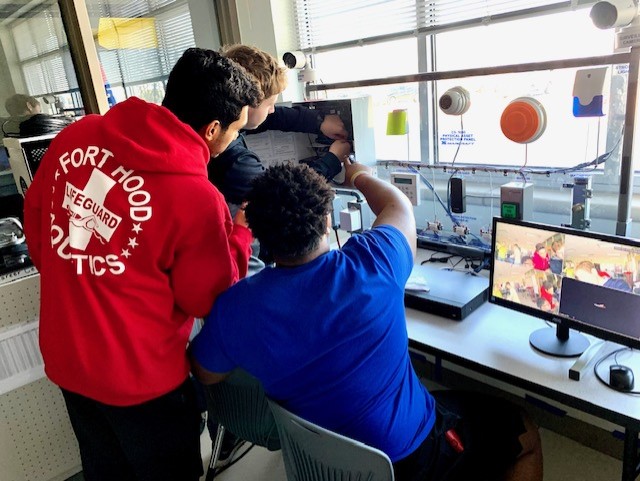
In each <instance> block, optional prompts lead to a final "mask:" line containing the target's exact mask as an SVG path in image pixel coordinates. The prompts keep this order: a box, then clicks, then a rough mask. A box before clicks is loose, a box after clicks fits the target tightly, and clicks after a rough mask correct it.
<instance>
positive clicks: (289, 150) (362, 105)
mask: <svg viewBox="0 0 640 481" xmlns="http://www.w3.org/2000/svg"><path fill="white" fill-rule="evenodd" d="M278 105H280V106H285V107H297V106H301V107H305V108H308V109H310V110H315V111H317V112H319V113H321V114H323V115H330V114H331V115H338V116H339V117H340V118H341V119H342V122H344V126H345V128H346V130H347V132H348V134H349V138H348V140H349V141H350V142H351V143H352V146H353V156H354V159H355V161H356V162H359V163H362V164H365V165H369V166H371V167H375V165H376V155H375V139H374V132H373V119H372V108H371V98H370V97H359V98H353V99H337V100H311V101H307V102H295V103H290V102H284V103H280V104H278ZM245 140H246V143H247V146H248V147H249V149H251V150H252V151H253V152H255V153H256V154H257V155H258V157H259V158H260V160H261V161H262V163H263V164H264V165H265V167H268V166H270V165H274V164H280V163H285V162H298V161H301V160H305V159H309V158H311V157H316V156H319V155H322V152H323V151H326V150H328V149H329V147H330V146H331V143H332V142H333V140H332V139H328V138H326V137H324V136H322V135H315V134H304V133H298V132H282V131H278V130H271V131H266V132H262V133H260V134H251V135H247V136H246V137H245Z"/></svg>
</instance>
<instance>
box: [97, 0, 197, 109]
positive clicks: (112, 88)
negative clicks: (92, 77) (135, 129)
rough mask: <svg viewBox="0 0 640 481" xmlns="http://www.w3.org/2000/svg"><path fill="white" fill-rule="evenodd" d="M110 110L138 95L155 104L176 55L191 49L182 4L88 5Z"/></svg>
mask: <svg viewBox="0 0 640 481" xmlns="http://www.w3.org/2000/svg"><path fill="white" fill-rule="evenodd" d="M87 9H88V11H89V18H90V21H91V26H92V28H93V29H94V31H95V32H96V35H95V39H96V48H97V49H98V56H99V58H100V62H101V67H102V72H103V77H104V80H105V88H106V89H107V96H108V99H109V105H110V106H113V105H114V104H115V103H116V102H119V101H122V100H124V99H126V98H128V97H131V96H136V97H140V98H142V99H144V100H147V101H149V102H154V103H160V102H161V101H162V98H163V97H164V91H165V83H166V80H167V78H168V77H169V72H170V71H171V68H172V67H173V65H174V64H175V63H176V61H177V60H178V58H179V57H180V55H182V53H183V52H184V51H185V50H186V49H187V48H189V47H193V46H195V40H194V35H193V27H192V24H191V14H190V12H189V7H188V5H187V2H186V1H185V0H142V1H140V0H135V1H133V0H132V1H129V2H122V1H119V0H87Z"/></svg>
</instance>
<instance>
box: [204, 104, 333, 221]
mask: <svg viewBox="0 0 640 481" xmlns="http://www.w3.org/2000/svg"><path fill="white" fill-rule="evenodd" d="M323 120H324V117H323V116H322V115H321V114H318V113H317V112H315V111H313V110H309V109H307V108H305V107H280V106H278V107H276V108H275V112H273V113H272V114H270V115H268V116H267V119H266V120H265V121H264V123H263V124H262V125H260V126H259V127H258V128H257V129H255V130H250V131H245V132H244V133H242V134H240V136H239V137H238V138H237V139H236V140H234V141H233V142H231V144H230V145H229V147H227V149H226V150H225V151H224V152H222V153H221V154H220V155H219V156H218V157H216V158H214V159H211V161H210V162H209V165H208V167H207V169H208V171H209V180H210V181H211V182H212V183H213V185H215V186H216V187H217V188H218V190H220V192H222V195H224V198H225V199H226V201H227V203H228V204H235V205H239V204H241V203H242V202H243V201H244V200H245V198H246V195H247V193H248V192H249V190H250V189H251V181H252V180H253V179H255V178H256V177H258V176H259V175H260V174H262V173H263V172H264V170H265V168H264V166H263V165H262V162H260V159H259V158H258V156H257V155H256V154H255V153H253V152H252V151H251V150H249V149H248V148H247V145H246V143H245V141H244V135H245V134H257V133H260V132H264V131H265V130H282V131H284V132H302V133H309V134H319V133H320V124H322V121H323ZM309 165H310V166H311V168H313V169H314V170H315V171H316V172H318V173H319V174H321V175H322V176H324V177H325V178H326V179H327V180H328V179H331V178H333V177H334V176H335V175H336V174H338V173H339V172H340V170H341V167H342V166H341V163H340V160H339V159H338V158H337V157H336V156H335V155H333V154H332V153H331V152H327V153H326V154H325V155H324V156H323V157H321V158H319V159H316V160H314V161H312V162H309ZM233 214H234V212H232V215H233Z"/></svg>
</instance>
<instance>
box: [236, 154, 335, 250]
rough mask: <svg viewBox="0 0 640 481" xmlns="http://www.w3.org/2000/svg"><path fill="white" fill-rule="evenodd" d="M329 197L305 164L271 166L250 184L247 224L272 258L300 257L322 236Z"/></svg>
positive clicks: (321, 180) (329, 192) (328, 190)
mask: <svg viewBox="0 0 640 481" xmlns="http://www.w3.org/2000/svg"><path fill="white" fill-rule="evenodd" d="M333 197H334V192H333V190H332V189H331V187H329V184H328V183H327V181H326V180H325V179H324V178H323V177H322V176H320V174H318V173H317V172H315V171H314V170H312V169H311V168H310V167H309V166H308V165H306V164H297V165H277V166H273V167H270V168H269V169H267V170H266V171H265V173H264V174H262V175H261V176H260V177H258V178H256V179H254V181H253V183H252V189H251V191H250V193H249V194H248V195H247V200H248V201H249V204H248V205H247V208H246V211H245V213H246V216H247V222H248V223H249V227H250V228H251V230H252V232H253V235H254V236H255V237H256V238H257V239H258V240H259V241H260V244H261V246H263V247H265V248H266V249H267V251H269V252H270V253H271V254H272V255H273V256H274V258H276V259H278V258H279V259H296V258H300V257H303V256H305V255H307V254H308V253H310V252H312V251H313V250H314V249H315V248H316V247H318V245H319V243H320V239H321V238H322V236H323V235H324V234H325V233H326V230H327V221H326V216H327V214H329V213H330V212H331V206H332V201H333Z"/></svg>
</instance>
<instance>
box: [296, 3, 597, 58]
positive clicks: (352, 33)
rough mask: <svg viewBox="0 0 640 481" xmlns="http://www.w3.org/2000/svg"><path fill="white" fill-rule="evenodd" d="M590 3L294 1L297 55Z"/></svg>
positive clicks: (567, 8) (561, 9) (566, 8)
mask: <svg viewBox="0 0 640 481" xmlns="http://www.w3.org/2000/svg"><path fill="white" fill-rule="evenodd" d="M593 3H595V1H592V0H572V1H558V0H373V1H371V0H352V1H345V0H295V21H296V28H297V33H298V39H299V47H300V48H301V49H302V50H329V49H331V48H332V47H333V48H337V47H347V46H356V45H363V44H367V43H374V42H379V41H381V40H385V39H396V38H403V37H410V36H417V35H420V34H428V33H435V32H436V31H438V30H444V29H451V28H456V27H457V28H460V27H462V26H465V25H469V26H470V25H477V24H482V23H484V24H487V23H491V22H492V21H496V20H498V19H500V20H505V19H508V18H516V17H522V16H525V15H535V14H540V13H543V12H545V11H555V10H557V11H563V10H569V9H572V8H573V9H575V8H577V7H579V6H587V5H590V4H593Z"/></svg>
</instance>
